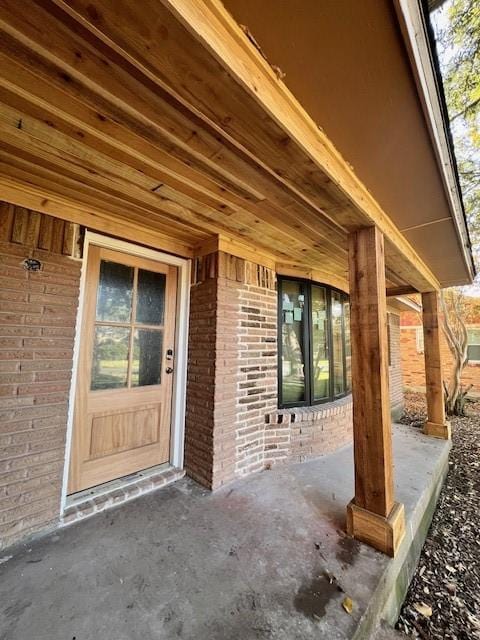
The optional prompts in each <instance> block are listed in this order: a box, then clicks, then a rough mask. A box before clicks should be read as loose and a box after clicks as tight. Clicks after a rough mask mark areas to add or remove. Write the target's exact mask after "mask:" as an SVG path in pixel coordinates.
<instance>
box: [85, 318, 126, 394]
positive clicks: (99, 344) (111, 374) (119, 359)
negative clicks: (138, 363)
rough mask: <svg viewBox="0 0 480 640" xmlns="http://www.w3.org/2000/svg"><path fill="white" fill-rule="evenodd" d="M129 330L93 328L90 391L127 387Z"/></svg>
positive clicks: (122, 328) (123, 328)
mask: <svg viewBox="0 0 480 640" xmlns="http://www.w3.org/2000/svg"><path fill="white" fill-rule="evenodd" d="M129 339H130V329H127V328H125V327H95V339H94V345H93V362H92V383H91V388H92V389H117V388H118V387H126V386H127V371H128V345H129Z"/></svg>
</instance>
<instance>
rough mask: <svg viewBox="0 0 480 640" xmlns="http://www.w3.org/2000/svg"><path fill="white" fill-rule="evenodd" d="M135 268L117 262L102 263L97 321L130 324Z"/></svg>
mask: <svg viewBox="0 0 480 640" xmlns="http://www.w3.org/2000/svg"><path fill="white" fill-rule="evenodd" d="M132 290H133V268H132V267H128V266H127V265H124V264H118V263H117V262H107V261H106V260H102V261H101V263H100V279H99V283H98V292H97V312H96V320H97V321H100V322H129V321H130V316H131V312H132Z"/></svg>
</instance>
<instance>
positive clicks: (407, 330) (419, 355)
mask: <svg viewBox="0 0 480 640" xmlns="http://www.w3.org/2000/svg"><path fill="white" fill-rule="evenodd" d="M465 310H466V326H467V331H468V337H469V346H468V355H469V362H468V364H467V365H466V367H465V369H464V370H463V374H462V384H463V385H464V386H465V387H467V386H470V385H473V386H472V389H471V391H470V393H471V394H473V395H479V394H480V299H478V298H466V300H465ZM441 349H442V362H443V375H444V379H445V380H446V381H448V380H449V379H450V377H451V375H452V371H453V362H454V361H453V356H452V354H451V351H450V349H449V348H448V344H447V341H446V338H445V336H444V335H443V334H442V338H441ZM400 354H401V363H402V375H403V384H404V386H405V388H407V389H412V390H424V389H425V362H424V352H423V327H422V320H421V314H420V313H416V312H414V311H408V312H407V311H405V312H403V313H402V314H401V326H400Z"/></svg>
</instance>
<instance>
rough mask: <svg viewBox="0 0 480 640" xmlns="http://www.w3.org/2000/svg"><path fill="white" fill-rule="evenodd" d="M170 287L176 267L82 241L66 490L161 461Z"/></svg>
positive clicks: (166, 427)
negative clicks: (84, 257) (85, 246)
mask: <svg viewBox="0 0 480 640" xmlns="http://www.w3.org/2000/svg"><path fill="white" fill-rule="evenodd" d="M105 274H106V275H105ZM102 278H103V279H102ZM129 287H130V289H129ZM176 288H177V269H176V267H172V266H170V265H167V264H163V263H161V262H156V261H153V260H151V259H143V258H141V257H139V256H132V255H129V254H125V253H121V252H118V251H113V250H111V249H103V248H101V247H97V246H94V245H90V248H89V255H88V263H87V271H86V286H85V303H84V311H83V317H82V336H81V346H80V358H79V375H78V382H77V390H76V398H75V411H74V429H73V439H72V455H71V464H70V474H69V493H73V492H76V491H80V490H82V489H85V488H88V487H91V486H94V485H96V484H100V483H103V482H107V481H109V480H113V479H115V478H119V477H121V476H124V475H128V474H131V473H133V472H135V471H140V470H142V469H145V468H147V467H151V466H154V465H157V464H161V463H163V462H167V461H168V459H169V450H170V416H171V399H172V376H171V375H170V374H168V373H167V370H168V371H171V366H172V364H173V362H172V360H171V358H172V356H171V355H167V350H171V352H172V353H174V334H175V313H176Z"/></svg>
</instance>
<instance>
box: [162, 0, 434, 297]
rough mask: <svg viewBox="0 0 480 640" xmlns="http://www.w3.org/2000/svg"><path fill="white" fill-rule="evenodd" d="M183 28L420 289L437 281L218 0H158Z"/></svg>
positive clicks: (431, 285) (432, 287)
mask: <svg viewBox="0 0 480 640" xmlns="http://www.w3.org/2000/svg"><path fill="white" fill-rule="evenodd" d="M162 2H163V4H164V5H165V6H166V7H167V8H168V9H169V10H170V11H171V12H172V13H173V14H174V15H175V16H176V17H177V18H178V19H179V20H180V21H181V23H182V24H183V25H184V26H185V27H186V28H187V29H188V31H189V32H190V33H191V34H192V35H193V36H194V37H195V38H196V39H197V40H198V41H199V42H200V43H201V44H202V45H203V46H204V47H205V48H207V50H208V51H209V52H210V53H211V54H212V55H213V56H214V57H215V58H216V59H217V61H218V62H219V63H220V64H221V65H222V66H223V68H225V69H226V70H227V72H228V73H229V74H230V75H231V76H232V77H233V78H234V79H235V80H236V81H237V82H238V83H240V84H241V85H242V86H243V88H244V90H245V91H247V92H248V94H249V95H250V96H251V97H253V98H254V99H255V100H256V101H257V102H258V103H259V104H260V105H261V106H262V108H263V109H264V110H265V111H266V112H267V113H268V114H269V116H270V117H271V118H272V119H273V120H274V121H275V122H276V123H277V124H278V125H279V126H280V127H281V128H282V129H283V130H284V131H285V132H286V133H287V134H288V135H289V136H290V137H291V138H292V139H293V140H294V141H295V142H296V144H297V145H298V146H299V147H300V148H301V149H302V151H303V153H304V154H305V155H306V156H308V157H309V158H310V159H311V160H312V161H313V162H314V163H315V164H316V165H317V166H318V167H319V168H320V169H321V170H322V171H324V172H325V174H327V175H328V177H329V178H330V179H331V180H332V181H333V182H334V183H335V184H336V185H337V187H338V188H339V189H340V190H341V191H342V192H343V193H344V194H345V195H346V196H347V197H348V199H349V200H350V201H351V202H352V204H353V205H354V206H355V208H356V210H357V212H358V213H359V214H360V215H359V220H358V225H357V226H358V227H361V226H370V225H375V226H377V227H378V229H379V230H380V231H381V232H382V233H383V234H384V236H385V237H386V238H387V239H388V240H389V241H390V243H391V244H392V245H393V246H394V247H395V250H396V251H397V252H398V253H399V254H400V255H401V256H402V258H403V259H404V260H405V261H406V262H408V263H409V265H410V266H411V268H413V269H414V270H415V272H416V273H417V274H418V276H419V279H420V281H423V285H422V288H424V289H425V290H428V289H439V288H440V283H439V281H438V279H437V278H436V277H435V276H434V274H433V273H432V271H431V270H430V269H429V267H428V266H427V265H426V264H425V263H424V262H423V260H422V259H421V258H420V256H419V255H418V254H417V252H416V251H415V249H414V248H413V247H412V246H411V245H410V243H409V242H408V241H407V240H406V239H405V238H404V237H403V235H402V234H401V232H400V231H399V230H398V228H397V227H396V226H395V225H394V223H393V222H392V220H391V219H390V218H389V217H388V215H387V214H386V213H385V212H384V211H383V210H382V208H381V207H380V205H379V204H378V203H377V202H376V200H375V199H374V198H373V196H372V195H371V194H370V193H369V191H368V189H367V188H366V187H365V185H363V183H362V182H361V181H360V180H359V179H358V178H357V177H356V175H355V173H354V172H353V170H352V169H351V167H350V166H349V165H348V163H347V162H346V161H345V160H344V159H343V158H342V157H341V155H340V153H339V152H338V151H337V150H336V149H335V147H334V146H333V144H332V143H331V142H330V140H329V139H328V137H327V136H326V135H325V133H324V132H323V131H321V130H320V129H319V127H318V126H317V125H316V124H315V122H314V121H313V120H312V119H311V117H310V116H309V115H308V114H307V112H306V111H305V110H304V109H303V108H302V106H301V105H300V104H299V102H298V101H297V99H296V98H295V97H294V96H293V94H292V93H291V92H290V91H289V90H288V89H287V87H286V85H285V84H284V83H283V82H282V81H281V80H279V79H278V78H277V76H276V75H275V73H274V72H273V70H272V69H271V67H270V65H269V64H268V62H267V61H266V60H265V59H264V58H263V57H262V56H261V55H260V53H259V52H258V51H257V49H256V48H255V47H254V46H253V45H252V44H251V43H250V42H249V40H248V39H247V37H246V36H245V34H244V33H243V31H242V30H241V28H240V27H239V25H238V24H237V23H236V22H235V20H234V19H233V18H232V17H231V16H230V14H229V13H228V12H227V10H226V9H225V7H224V6H223V5H222V4H221V2H219V1H218V0H162Z"/></svg>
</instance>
